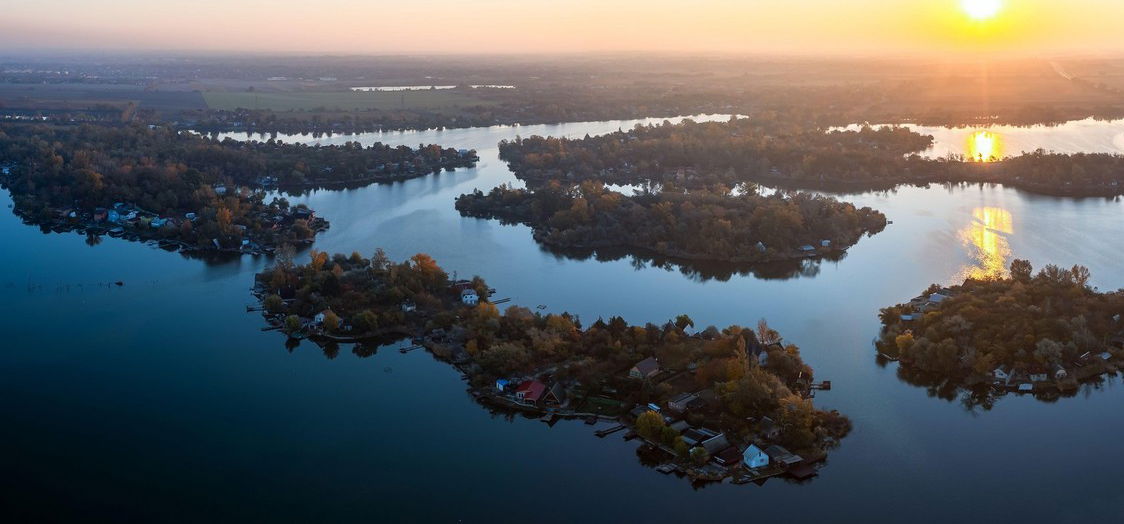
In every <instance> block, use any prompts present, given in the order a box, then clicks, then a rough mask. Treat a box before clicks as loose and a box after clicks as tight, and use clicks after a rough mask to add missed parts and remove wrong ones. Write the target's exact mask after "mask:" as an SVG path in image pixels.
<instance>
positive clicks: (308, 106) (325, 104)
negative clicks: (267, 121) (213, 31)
mask: <svg viewBox="0 0 1124 524" xmlns="http://www.w3.org/2000/svg"><path fill="white" fill-rule="evenodd" d="M203 98H204V100H206V102H207V106H208V107H210V108H211V109H227V110H232V109H238V108H245V109H267V110H271V111H312V110H325V111H362V110H368V109H377V110H383V111H391V110H395V109H442V108H455V107H464V106H475V105H489V104H491V102H489V101H486V100H483V99H480V98H476V97H473V96H470V95H466V94H462V93H458V92H456V91H453V90H425V91H398V92H380V91H368V92H360V91H303V92H284V93H259V92H248V91H209V92H206V93H203Z"/></svg>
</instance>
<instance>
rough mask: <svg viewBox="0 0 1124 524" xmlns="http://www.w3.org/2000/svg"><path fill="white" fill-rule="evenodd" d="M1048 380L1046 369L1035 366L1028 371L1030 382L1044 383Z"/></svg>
mask: <svg viewBox="0 0 1124 524" xmlns="http://www.w3.org/2000/svg"><path fill="white" fill-rule="evenodd" d="M1047 380H1050V376H1049V375H1048V374H1046V369H1045V368H1043V367H1040V366H1035V367H1033V368H1031V370H1030V381H1031V382H1046V381H1047Z"/></svg>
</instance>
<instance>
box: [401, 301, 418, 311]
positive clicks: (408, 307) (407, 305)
mask: <svg viewBox="0 0 1124 524" xmlns="http://www.w3.org/2000/svg"><path fill="white" fill-rule="evenodd" d="M417 309H418V305H417V304H415V303H414V302H413V301H412V300H407V301H405V302H403V303H402V311H404V312H406V313H409V312H411V311H417Z"/></svg>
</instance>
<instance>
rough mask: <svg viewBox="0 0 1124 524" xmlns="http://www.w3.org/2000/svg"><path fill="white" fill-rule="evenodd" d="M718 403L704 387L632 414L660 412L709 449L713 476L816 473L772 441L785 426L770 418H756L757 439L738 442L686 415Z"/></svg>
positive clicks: (690, 440) (694, 443)
mask: <svg viewBox="0 0 1124 524" xmlns="http://www.w3.org/2000/svg"><path fill="white" fill-rule="evenodd" d="M641 364H643V365H641ZM649 365H650V363H646V362H641V363H638V364H637V366H634V367H633V371H637V370H638V369H639V370H644V369H649V368H648V366H649ZM630 375H631V373H630ZM632 376H634V375H632ZM716 402H717V395H716V394H715V392H714V391H713V390H711V389H704V390H702V391H698V392H694V393H681V394H679V395H677V396H675V397H673V398H672V399H671V400H668V401H667V403H666V407H661V406H659V405H657V404H647V405H642V406H636V407H635V408H633V410H632V411H631V412H629V415H630V416H631V417H633V419H635V418H636V417H639V416H640V415H642V414H644V413H646V412H650V411H651V412H656V413H659V414H660V416H662V417H663V419H664V423H665V424H666V425H667V427H669V428H671V429H672V430H674V431H675V432H676V433H677V434H678V435H679V437H680V438H682V439H683V441H684V442H685V443H686V444H687V446H689V447H690V448H691V449H694V448H701V449H703V450H705V451H706V453H707V455H708V456H709V457H710V463H709V464H707V465H706V466H704V470H709V471H708V473H710V474H712V475H713V476H719V477H720V476H725V475H726V474H728V473H729V472H730V471H731V470H737V469H744V470H745V471H746V472H747V474H748V475H747V476H748V477H749V478H754V477H764V476H768V475H772V474H777V473H780V472H787V473H788V474H790V475H793V476H795V477H797V478H807V477H811V476H814V475H815V474H816V473H815V469H814V468H812V467H811V464H809V463H808V461H806V460H805V459H804V458H803V457H801V456H800V455H797V454H795V453H792V452H790V451H788V450H787V449H785V448H784V447H783V446H781V445H779V444H775V443H771V442H772V441H775V440H776V439H777V438H778V437H780V434H781V428H780V426H779V425H778V424H777V423H776V422H775V421H773V419H771V418H769V417H761V418H760V419H757V420H754V421H752V422H753V423H754V425H755V426H756V427H757V438H756V441H757V442H754V443H749V444H748V445H737V444H735V443H733V442H731V441H730V439H729V438H728V437H727V436H726V434H725V433H722V432H719V431H715V430H713V429H710V428H706V427H695V426H692V425H691V423H690V422H688V421H687V420H686V418H685V416H686V415H687V414H688V413H689V412H692V411H694V412H698V411H702V410H705V409H707V408H708V407H709V406H713V405H714V404H715V403H716Z"/></svg>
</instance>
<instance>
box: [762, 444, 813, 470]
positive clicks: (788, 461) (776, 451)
mask: <svg viewBox="0 0 1124 524" xmlns="http://www.w3.org/2000/svg"><path fill="white" fill-rule="evenodd" d="M765 454H766V455H768V456H769V460H771V461H773V462H779V463H781V464H784V465H785V466H791V465H793V464H797V463H799V462H800V461H802V460H804V458H803V457H801V456H800V455H796V454H793V453H792V452H791V451H789V450H787V449H784V448H783V447H781V446H777V445H772V446H769V447H767V448H765Z"/></svg>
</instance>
